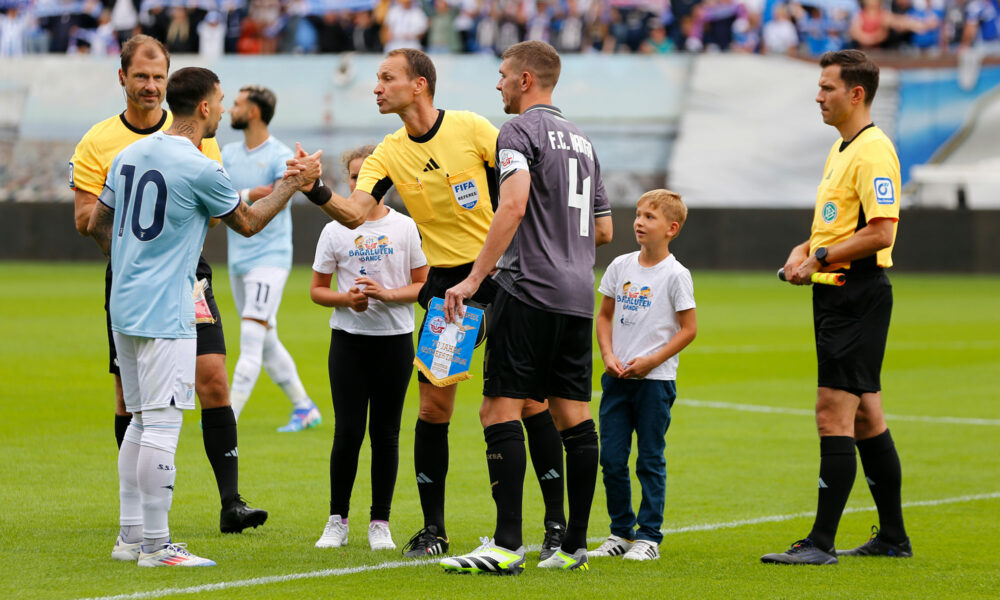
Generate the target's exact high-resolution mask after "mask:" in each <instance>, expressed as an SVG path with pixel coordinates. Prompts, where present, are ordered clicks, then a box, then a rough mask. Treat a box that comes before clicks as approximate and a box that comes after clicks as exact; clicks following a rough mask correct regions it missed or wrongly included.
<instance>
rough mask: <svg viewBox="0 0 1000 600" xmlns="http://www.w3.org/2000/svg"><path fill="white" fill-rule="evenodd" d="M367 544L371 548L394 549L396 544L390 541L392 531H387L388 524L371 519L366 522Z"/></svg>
mask: <svg viewBox="0 0 1000 600" xmlns="http://www.w3.org/2000/svg"><path fill="white" fill-rule="evenodd" d="M368 545H369V546H371V547H372V550H395V549H396V544H395V542H393V541H392V533H390V532H389V524H388V523H386V522H385V521H372V522H371V523H369V524H368Z"/></svg>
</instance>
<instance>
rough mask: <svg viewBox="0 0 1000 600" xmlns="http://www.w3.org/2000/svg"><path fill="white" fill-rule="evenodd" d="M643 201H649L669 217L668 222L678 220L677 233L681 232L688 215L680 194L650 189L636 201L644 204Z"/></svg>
mask: <svg viewBox="0 0 1000 600" xmlns="http://www.w3.org/2000/svg"><path fill="white" fill-rule="evenodd" d="M643 202H648V203H650V204H651V205H652V206H654V207H655V208H657V209H659V211H660V212H661V213H663V216H664V217H666V218H667V221H668V222H670V223H673V222H676V223H677V225H678V227H677V233H678V234H679V233H680V230H681V229H682V228H683V227H684V221H686V220H687V215H688V209H687V206H684V201H683V200H681V195H680V194H678V193H677V192H672V191H670V190H664V189H659V190H650V191H648V192H646V193H645V194H643V195H642V196H640V197H639V201H638V202H636V206H638V205H640V204H642V203H643Z"/></svg>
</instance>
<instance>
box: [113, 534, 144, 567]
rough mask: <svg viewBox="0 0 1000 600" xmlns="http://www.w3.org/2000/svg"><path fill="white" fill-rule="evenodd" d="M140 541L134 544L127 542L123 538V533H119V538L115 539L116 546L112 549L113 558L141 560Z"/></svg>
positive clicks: (131, 560) (130, 560)
mask: <svg viewBox="0 0 1000 600" xmlns="http://www.w3.org/2000/svg"><path fill="white" fill-rule="evenodd" d="M140 546H142V544H141V543H140V542H136V543H134V544H129V543H126V542H125V540H123V539H122V536H121V534H118V539H116V540H115V547H114V548H112V549H111V558H113V559H115V560H124V561H128V562H135V561H137V560H139V552H140V551H141V548H140Z"/></svg>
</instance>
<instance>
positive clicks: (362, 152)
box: [340, 144, 375, 171]
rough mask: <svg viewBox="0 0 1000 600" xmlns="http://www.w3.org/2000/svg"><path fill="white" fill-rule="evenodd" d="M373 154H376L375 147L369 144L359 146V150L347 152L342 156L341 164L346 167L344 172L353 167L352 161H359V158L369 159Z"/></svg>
mask: <svg viewBox="0 0 1000 600" xmlns="http://www.w3.org/2000/svg"><path fill="white" fill-rule="evenodd" d="M372 152H375V146H373V145H371V144H369V145H367V146H358V147H357V148H352V149H351V150H347V151H345V152H344V153H343V154H341V155H340V162H341V163H343V165H344V170H345V171H346V170H347V169H348V167H350V166H351V161H352V160H357V159H359V158H368V157H369V156H371V154H372Z"/></svg>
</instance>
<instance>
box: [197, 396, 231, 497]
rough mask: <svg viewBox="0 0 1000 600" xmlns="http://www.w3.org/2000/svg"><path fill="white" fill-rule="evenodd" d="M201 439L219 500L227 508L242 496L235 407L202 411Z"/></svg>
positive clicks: (221, 407)
mask: <svg viewBox="0 0 1000 600" xmlns="http://www.w3.org/2000/svg"><path fill="white" fill-rule="evenodd" d="M201 437H202V440H203V441H204V442H205V454H206V455H207V456H208V462H209V463H211V465H212V471H214V472H215V482H216V483H217V484H218V486H219V499H220V500H221V501H222V506H223V508H225V507H226V506H229V503H230V502H232V501H233V500H235V499H236V497H237V496H239V493H240V458H239V452H238V451H237V448H236V415H235V414H233V407H232V406H220V407H219V408H206V409H203V410H202V411H201Z"/></svg>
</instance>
